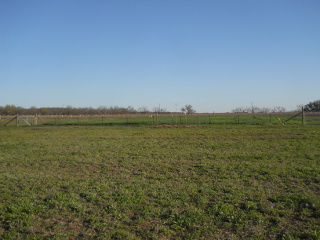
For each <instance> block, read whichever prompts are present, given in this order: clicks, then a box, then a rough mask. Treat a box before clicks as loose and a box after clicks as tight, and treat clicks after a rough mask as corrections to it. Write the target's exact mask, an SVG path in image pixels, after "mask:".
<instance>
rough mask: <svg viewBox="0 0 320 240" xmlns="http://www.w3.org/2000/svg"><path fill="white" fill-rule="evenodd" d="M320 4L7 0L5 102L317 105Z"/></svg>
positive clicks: (0, 9) (1, 43)
mask: <svg viewBox="0 0 320 240" xmlns="http://www.w3.org/2000/svg"><path fill="white" fill-rule="evenodd" d="M319 13H320V1H318V0H308V1H303V0H301V1H296V0H280V1H279V0H268V1H257V0H243V1H239V0H225V1H214V0H208V1H206V0H199V1H198V0H197V1H195V0H194V1H191V0H180V1H179V0H170V1H169V0H105V1H102V0H96V1H89V0H86V1H84V0H68V1H61V0H55V1H42V0H41V1H40V0H39V1H34V0H30V1H23V0H16V1H1V2H0V86H1V87H0V106H5V105H7V104H14V105H16V106H21V107H26V108H29V107H31V106H36V107H63V106H67V105H71V106H73V107H99V106H116V105H117V106H120V107H127V106H133V107H134V108H139V107H141V106H147V107H148V108H149V109H150V110H152V108H154V107H157V106H159V104H160V105H161V107H163V108H166V109H167V110H169V111H175V110H176V108H177V109H180V108H181V107H182V106H183V105H185V104H191V105H193V106H194V108H195V109H196V110H197V112H212V111H215V112H228V111H231V110H232V109H234V108H236V107H247V106H251V104H253V105H255V106H258V107H275V106H283V107H285V108H286V109H287V110H294V109H296V106H297V105H299V104H307V103H309V102H310V101H314V100H318V99H320V14H319Z"/></svg>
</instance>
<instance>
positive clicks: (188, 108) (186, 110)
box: [181, 104, 196, 114]
mask: <svg viewBox="0 0 320 240" xmlns="http://www.w3.org/2000/svg"><path fill="white" fill-rule="evenodd" d="M181 112H183V113H186V114H191V113H195V112H196V110H194V109H193V107H192V105H190V104H187V105H185V106H184V107H182V108H181Z"/></svg>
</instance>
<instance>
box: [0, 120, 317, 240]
mask: <svg viewBox="0 0 320 240" xmlns="http://www.w3.org/2000/svg"><path fill="white" fill-rule="evenodd" d="M319 135H320V126H319V125H315V126H309V125H306V126H303V125H205V126H200V127H199V126H198V127H171V128H161V127H158V128H156V127H151V126H138V127H133V126H131V127H130V126H107V127H106V126H95V127H94V126H70V127H63V126H60V127H20V128H14V127H7V128H3V127H1V128H0V239H48V238H50V239H320V199H319V196H320V167H319V166H320V148H319V146H320V137H319Z"/></svg>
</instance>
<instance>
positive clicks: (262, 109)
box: [232, 106, 286, 113]
mask: <svg viewBox="0 0 320 240" xmlns="http://www.w3.org/2000/svg"><path fill="white" fill-rule="evenodd" d="M232 112H233V113H283V112H286V109H285V108H284V107H281V106H277V107H273V108H268V107H257V106H251V107H237V108H235V109H233V110H232Z"/></svg>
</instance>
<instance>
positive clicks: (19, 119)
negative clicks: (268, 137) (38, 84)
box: [0, 112, 320, 126]
mask: <svg viewBox="0 0 320 240" xmlns="http://www.w3.org/2000/svg"><path fill="white" fill-rule="evenodd" d="M284 123H285V124H320V113H304V114H302V112H301V114H299V113H298V114H297V113H296V112H295V113H280V114H279V113H272V114H263V113H256V114H255V113H240V114H237V113H232V114H231V113H216V114H179V113H172V114H157V113H152V114H127V115H39V116H38V115H35V116H18V115H17V116H0V125H1V126H35V125H37V126H63V125H64V126H67V125H106V126H107V125H151V126H158V125H207V124H284Z"/></svg>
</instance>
